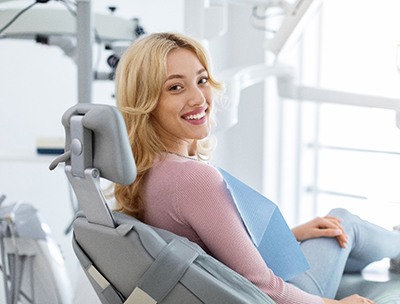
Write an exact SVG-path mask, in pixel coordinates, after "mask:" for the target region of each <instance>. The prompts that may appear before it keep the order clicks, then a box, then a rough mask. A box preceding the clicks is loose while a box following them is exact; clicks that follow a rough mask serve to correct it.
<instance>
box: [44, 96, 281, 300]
mask: <svg viewBox="0 0 400 304" xmlns="http://www.w3.org/2000/svg"><path fill="white" fill-rule="evenodd" d="M62 123H63V125H64V127H65V135H66V143H65V153H64V154H63V155H61V156H59V157H58V158H57V159H56V160H54V161H53V162H52V164H51V165H50V169H52V168H55V167H56V166H57V164H58V163H60V162H65V172H66V174H67V176H68V179H69V182H70V183H71V185H72V187H73V189H74V191H75V194H76V196H77V199H78V202H79V204H80V208H81V211H80V212H79V213H78V214H77V216H76V219H75V221H74V223H73V231H74V233H73V247H74V251H75V253H76V256H77V257H78V259H79V261H80V264H81V266H82V268H83V269H84V272H85V274H86V276H87V277H88V279H89V281H90V283H91V284H92V286H93V288H94V290H95V291H96V294H97V296H98V297H99V299H100V301H101V303H103V304H119V303H140V304H154V303H170V304H179V303H182V304H188V303H193V304H196V303H215V304H220V303H230V304H236V303H237V304H239V303H243V304H245V303H257V304H263V303H274V302H273V301H272V300H271V299H270V298H269V297H268V296H266V295H265V294H264V293H263V292H262V291H261V290H260V289H258V288H257V287H256V286H254V285H253V284H252V283H250V282H249V281H248V280H247V279H245V278H244V277H242V276H240V275H239V274H237V273H236V272H234V271H232V270H231V269H229V268H228V267H226V266H225V265H223V264H222V263H220V262H219V261H217V260H215V259H214V258H212V257H211V256H209V255H207V254H206V253H205V252H204V251H203V250H202V249H201V248H200V247H199V246H197V245H196V244H194V243H192V242H190V241H188V240H187V239H185V238H182V237H179V236H177V235H174V234H172V233H170V232H168V231H165V230H161V229H157V228H153V227H151V226H149V225H146V224H144V223H142V222H140V221H138V220H136V219H135V218H132V217H130V216H127V215H125V214H122V213H118V212H111V211H110V209H109V208H108V205H107V202H106V200H105V198H104V196H103V194H102V192H101V189H100V178H101V177H102V178H104V179H107V180H109V181H111V182H114V183H119V184H123V185H128V184H130V183H132V182H133V181H134V179H135V177H136V167H135V162H134V159H133V155H132V150H131V147H130V143H129V140H128V135H127V131H126V126H125V123H124V121H123V118H122V115H121V114H120V112H119V111H118V110H117V109H116V108H115V107H112V106H107V105H95V104H78V105H76V106H74V107H72V108H70V109H69V110H67V111H66V112H65V114H64V115H63V118H62ZM87 303H88V302H87Z"/></svg>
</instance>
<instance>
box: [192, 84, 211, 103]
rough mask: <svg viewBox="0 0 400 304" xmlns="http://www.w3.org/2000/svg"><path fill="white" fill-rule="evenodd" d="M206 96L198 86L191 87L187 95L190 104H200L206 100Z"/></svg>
mask: <svg viewBox="0 0 400 304" xmlns="http://www.w3.org/2000/svg"><path fill="white" fill-rule="evenodd" d="M206 100H207V99H206V96H205V94H204V92H203V91H202V90H201V89H200V88H199V87H192V89H191V90H190V95H189V105H190V106H201V105H203V104H204V103H205V102H206Z"/></svg>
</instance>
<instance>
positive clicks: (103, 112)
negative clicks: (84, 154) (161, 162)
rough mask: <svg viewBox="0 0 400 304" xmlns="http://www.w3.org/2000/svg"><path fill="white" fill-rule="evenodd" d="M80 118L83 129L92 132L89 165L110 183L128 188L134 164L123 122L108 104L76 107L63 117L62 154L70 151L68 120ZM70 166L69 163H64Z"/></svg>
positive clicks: (134, 171) (131, 179)
mask: <svg viewBox="0 0 400 304" xmlns="http://www.w3.org/2000/svg"><path fill="white" fill-rule="evenodd" d="M76 115H78V116H81V117H82V125H83V127H84V128H86V129H88V130H90V131H92V155H93V160H92V165H93V168H97V169H98V170H99V171H100V176H101V177H104V178H106V179H108V180H110V181H112V182H115V183H118V184H122V185H129V184H131V183H132V182H133V181H134V180H135V178H136V165H135V160H134V158H133V154H132V149H131V146H130V143H129V139H128V134H127V130H126V125H125V122H124V119H123V117H122V115H121V113H120V112H119V110H118V109H117V108H116V107H114V106H110V105H102V104H86V103H85V104H84V103H80V104H76V105H75V106H73V107H71V108H70V109H68V110H67V111H66V112H65V113H64V115H63V117H62V124H63V125H64V128H65V151H70V150H71V130H70V121H71V117H73V116H76ZM66 164H70V160H67V161H66Z"/></svg>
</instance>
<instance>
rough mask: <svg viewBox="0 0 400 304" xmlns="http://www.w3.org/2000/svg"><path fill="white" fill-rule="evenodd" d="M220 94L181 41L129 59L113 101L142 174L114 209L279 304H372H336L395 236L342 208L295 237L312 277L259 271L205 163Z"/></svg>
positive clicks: (172, 37)
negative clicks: (172, 236)
mask: <svg viewBox="0 0 400 304" xmlns="http://www.w3.org/2000/svg"><path fill="white" fill-rule="evenodd" d="M219 89H221V85H220V84H219V83H218V82H217V81H216V80H215V79H214V78H213V75H212V73H211V70H210V63H209V60H208V58H207V55H206V52H205V50H204V49H203V47H202V46H201V45H200V44H199V43H198V42H197V41H195V40H193V39H191V38H189V37H187V36H184V35H180V34H172V33H159V34H152V35H150V36H147V37H144V38H141V39H139V40H137V41H136V42H134V43H133V44H132V46H131V47H130V48H129V49H128V50H127V51H126V52H125V54H124V55H123V57H122V58H121V61H120V63H119V65H118V69H117V75H116V94H117V95H116V97H117V103H118V107H119V108H120V110H121V111H122V113H123V115H124V119H125V121H126V125H127V128H128V133H129V137H130V141H131V146H132V150H133V153H134V156H135V160H136V162H137V171H138V175H137V179H136V180H135V182H134V183H133V184H131V185H129V186H120V185H117V186H116V188H115V196H116V199H117V201H118V204H119V209H120V210H121V211H123V212H125V213H127V214H130V215H132V216H134V217H137V218H139V219H140V220H142V221H144V222H146V223H148V224H150V225H153V226H156V227H159V228H163V229H167V230H169V231H172V232H174V233H176V234H178V235H182V236H185V237H187V238H188V239H189V240H191V241H193V242H196V243H197V244H199V245H200V246H201V247H202V248H203V249H204V250H205V251H206V252H208V253H209V254H211V255H212V256H214V257H215V258H217V259H218V260H220V261H221V262H223V263H224V264H226V265H227V266H228V267H230V268H232V269H234V270H235V271H237V272H238V273H240V274H242V275H243V276H244V277H246V278H247V279H248V280H250V281H251V282H253V283H254V284H255V285H256V286H258V287H259V288H260V289H261V290H263V291H264V292H265V293H266V294H267V295H269V296H270V297H271V298H272V299H273V300H274V301H275V302H276V303H285V304H290V303H296V304H298V303H307V304H312V303H373V301H371V300H369V299H366V298H363V297H360V296H358V295H353V296H350V297H348V298H345V299H342V300H340V301H336V300H332V298H334V296H335V294H336V292H337V288H338V285H339V282H340V278H341V276H342V273H343V271H344V270H346V271H360V270H361V269H362V268H363V267H365V266H366V265H367V264H369V263H371V262H372V261H376V260H379V259H381V258H383V257H390V258H394V257H397V256H400V233H397V232H391V231H387V230H384V229H382V228H380V227H377V226H374V225H372V224H369V223H367V222H364V221H362V220H360V219H359V218H358V217H356V216H354V215H352V214H350V213H349V212H347V211H345V210H342V209H336V210H333V211H332V212H331V213H330V214H329V215H328V216H326V217H324V218H317V219H315V220H313V221H310V222H308V223H306V224H304V225H301V226H299V227H296V228H294V229H293V230H292V232H293V234H294V235H295V237H296V239H297V240H298V241H300V242H301V246H302V250H303V251H304V253H305V255H306V256H307V258H308V260H309V262H310V265H311V268H310V270H309V271H307V272H305V273H303V274H301V275H299V276H298V277H296V278H295V279H293V280H292V281H291V282H285V281H283V280H282V279H281V278H280V277H278V276H276V275H274V273H273V272H272V271H271V270H270V269H269V268H268V266H267V265H266V264H265V262H264V261H263V259H262V258H261V256H260V254H259V252H258V251H257V249H256V248H255V246H254V245H253V243H252V241H251V239H250V237H249V235H248V234H247V232H246V229H245V227H244V226H243V223H242V220H241V218H240V216H239V214H238V211H237V209H236V207H235V205H234V203H233V200H232V197H231V195H230V193H229V191H228V190H227V187H226V184H225V182H224V179H223V177H222V176H221V174H220V173H219V172H218V171H217V170H216V169H215V168H214V167H213V166H211V165H209V164H208V163H207V162H206V160H207V159H208V158H209V154H210V152H211V147H212V141H210V139H209V135H210V131H211V121H212V113H213V107H214V104H213V91H216V90H219ZM364 241H365V242H364ZM371 242H374V243H371ZM371 248H374V250H371ZM316 249H318V250H316ZM321 249H323V250H321Z"/></svg>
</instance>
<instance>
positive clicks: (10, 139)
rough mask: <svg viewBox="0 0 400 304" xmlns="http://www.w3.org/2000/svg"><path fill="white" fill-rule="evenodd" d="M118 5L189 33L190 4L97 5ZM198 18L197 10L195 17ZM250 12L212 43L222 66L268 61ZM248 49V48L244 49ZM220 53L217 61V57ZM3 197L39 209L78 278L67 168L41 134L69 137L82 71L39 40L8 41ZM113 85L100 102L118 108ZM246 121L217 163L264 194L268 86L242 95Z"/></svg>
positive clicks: (1, 104) (236, 10)
mask: <svg viewBox="0 0 400 304" xmlns="http://www.w3.org/2000/svg"><path fill="white" fill-rule="evenodd" d="M114 4H115V5H117V6H118V10H117V11H116V14H118V15H121V16H123V17H127V18H131V17H139V18H140V20H141V22H142V24H143V26H144V27H145V29H146V30H147V32H156V31H185V30H184V18H183V13H184V5H185V1H184V0H168V1H163V0H151V1H122V0H120V1H117V0H115V1H107V0H102V1H101V0H96V1H93V9H94V11H96V12H107V9H106V6H107V5H114ZM194 13H195V12H194ZM250 13H251V10H250V8H249V7H236V6H235V7H231V8H230V9H229V31H228V33H227V35H226V36H225V37H221V38H216V39H215V40H213V41H211V42H210V50H211V53H212V56H213V57H214V61H215V65H216V69H217V70H218V69H219V70H222V69H225V68H228V67H233V66H237V65H248V64H256V63H261V62H263V60H264V57H263V56H264V55H263V52H262V41H263V39H262V37H263V35H264V33H263V32H262V31H257V30H255V29H254V28H252V27H251V26H250V25H249V22H248V19H249V15H250ZM243 45H247V47H246V48H243V47H242V46H243ZM214 55H215V56H214ZM0 67H1V68H0V125H1V128H0V139H1V145H0V193H4V194H6V195H7V197H8V198H7V200H6V203H10V202H13V201H16V200H24V201H27V202H29V203H31V204H33V205H34V206H35V207H36V208H37V209H38V211H39V213H40V214H41V216H42V218H43V220H44V221H45V222H46V223H47V224H48V225H49V226H50V228H51V229H52V231H53V236H54V238H55V239H56V241H57V242H58V243H59V244H60V247H61V249H62V251H63V253H64V255H65V258H66V263H67V267H68V272H69V274H70V277H71V281H72V282H73V283H74V282H75V275H76V269H77V262H76V259H75V257H74V254H73V252H72V248H71V245H70V238H71V236H70V235H67V236H65V235H64V230H65V229H66V227H67V226H68V225H69V223H70V221H71V220H72V218H73V212H72V208H71V203H70V197H69V191H68V184H67V179H66V177H65V176H64V172H63V169H62V167H61V168H58V169H56V170H55V171H54V172H50V171H49V170H48V164H49V163H50V162H51V160H52V157H47V156H44V157H43V156H42V157H39V156H37V155H36V152H35V151H36V139H37V138H38V137H50V138H53V137H63V135H64V130H63V128H62V126H61V123H60V119H61V116H62V113H63V112H64V111H65V110H66V109H67V108H68V107H70V106H72V105H73V104H75V103H76V101H77V77H76V76H77V68H76V66H75V64H74V63H73V62H72V61H71V60H70V59H69V58H67V57H66V56H64V55H63V53H62V51H61V50H59V49H58V48H55V47H47V46H43V45H38V44H36V43H34V42H33V41H24V40H19V41H18V40H6V39H3V40H0ZM112 94H113V84H112V83H111V82H104V81H103V82H96V83H94V86H93V100H94V102H96V103H111V104H112V103H113V102H114V101H113V99H112V97H111V95H112ZM242 98H243V101H242V102H241V104H240V111H239V112H240V117H239V123H238V125H237V126H235V127H234V128H233V129H232V130H228V131H226V132H224V133H223V134H220V135H219V136H218V137H219V146H218V153H217V155H216V157H215V159H214V161H215V163H216V164H219V165H221V166H224V167H225V168H226V169H228V170H229V171H231V172H232V173H234V174H236V175H237V176H239V177H240V178H242V179H243V180H244V181H246V182H248V183H249V184H250V185H252V186H254V187H255V188H256V189H259V190H260V189H262V166H261V164H262V154H263V145H262V138H263V119H262V116H263V115H262V113H263V88H262V85H261V86H255V87H254V88H249V89H247V90H246V91H244V92H243V94H242Z"/></svg>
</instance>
